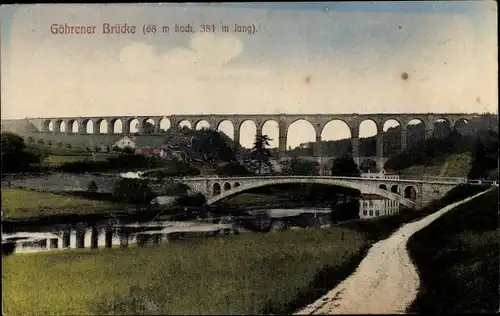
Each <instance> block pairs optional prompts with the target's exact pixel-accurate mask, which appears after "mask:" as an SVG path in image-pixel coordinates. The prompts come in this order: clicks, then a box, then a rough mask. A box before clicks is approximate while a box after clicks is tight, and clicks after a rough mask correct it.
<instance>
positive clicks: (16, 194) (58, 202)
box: [2, 188, 123, 220]
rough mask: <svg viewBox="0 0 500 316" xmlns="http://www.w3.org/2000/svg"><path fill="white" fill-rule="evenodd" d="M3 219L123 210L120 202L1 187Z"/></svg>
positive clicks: (24, 218)
mask: <svg viewBox="0 0 500 316" xmlns="http://www.w3.org/2000/svg"><path fill="white" fill-rule="evenodd" d="M2 210H3V219H4V220H26V219H33V218H39V217H45V216H52V215H64V214H67V215H75V214H78V215H87V214H100V213H105V212H113V211H123V210H122V209H121V208H120V204H118V203H116V204H114V203H111V202H104V201H94V200H87V199H83V198H78V197H74V196H69V195H68V196H64V195H56V194H52V193H46V192H36V191H30V190H22V189H15V188H2Z"/></svg>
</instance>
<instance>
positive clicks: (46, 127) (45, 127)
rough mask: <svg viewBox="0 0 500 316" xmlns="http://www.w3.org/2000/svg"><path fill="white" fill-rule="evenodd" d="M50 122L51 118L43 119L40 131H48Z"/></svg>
mask: <svg viewBox="0 0 500 316" xmlns="http://www.w3.org/2000/svg"><path fill="white" fill-rule="evenodd" d="M50 123H52V121H51V120H45V121H43V125H42V131H44V132H50Z"/></svg>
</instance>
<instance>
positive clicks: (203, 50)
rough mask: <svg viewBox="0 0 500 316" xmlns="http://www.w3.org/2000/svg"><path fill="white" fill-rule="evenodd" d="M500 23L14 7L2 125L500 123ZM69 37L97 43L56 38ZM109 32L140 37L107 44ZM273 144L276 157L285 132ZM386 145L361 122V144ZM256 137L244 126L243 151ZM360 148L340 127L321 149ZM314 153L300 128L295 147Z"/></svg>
mask: <svg viewBox="0 0 500 316" xmlns="http://www.w3.org/2000/svg"><path fill="white" fill-rule="evenodd" d="M496 10H497V7H496V2H495V1H479V0H477V1H453V2H445V1H440V2H437V1H428V2H427V1H422V2H410V1H399V2H360V3H356V2H350V3H339V2H335V3H327V2H322V3H294V4H286V3H268V4H249V3H238V4H227V3H226V4H137V5H134V4H108V5H101V4H85V5H83V4H72V5H53V4H50V5H49V4H46V5H10V6H2V7H1V8H0V21H1V22H0V23H1V24H0V26H1V40H0V45H1V56H2V58H1V79H2V81H1V115H2V119H8V118H24V117H58V116H100V115H102V116H108V115H137V116H139V115H140V116H143V115H162V116H163V115H171V114H238V113H241V114H272V113H289V114H301V113H314V114H316V113H325V114H328V113H383V112H400V113H404V112H417V113H418V112H421V113H424V112H480V113H483V112H494V113H497V112H498V110H497V109H498V107H497V104H498V90H497V86H498V82H497V81H498V73H497V71H498V66H497V34H496V30H497V13H496ZM65 23H67V24H68V25H72V26H95V34H86V35H82V34H68V35H61V34H53V32H52V31H51V25H53V24H59V25H64V24H65ZM103 23H109V24H110V25H115V24H125V23H127V24H128V25H129V26H136V33H135V34H102V32H103ZM176 24H177V25H182V26H187V25H188V24H190V25H191V26H192V27H193V32H184V33H182V32H175V25H176ZM203 24H206V25H215V28H216V29H215V32H201V25H203ZM235 24H237V25H240V26H249V25H253V26H254V27H255V29H256V30H257V32H255V33H253V34H248V33H245V32H236V31H235V30H234V25H235ZM222 25H226V26H228V28H229V31H228V32H223V30H222ZM145 26H149V27H148V28H147V29H148V30H151V29H152V27H151V26H155V27H156V32H155V33H152V32H150V33H146V34H144V33H143V30H144V27H145ZM165 26H168V28H169V31H168V32H166V28H165V32H164V28H163V27H165ZM240 30H241V29H240ZM403 73H406V74H407V75H408V76H407V77H406V79H403V75H402V74H403ZM163 122H166V121H162V123H161V124H162V127H168V123H165V125H164V126H163V124H164V123H163ZM394 125H396V124H395V122H387V123H386V126H385V129H387V128H388V127H390V126H394ZM101 128H105V127H102V126H101ZM220 129H221V130H222V131H224V132H225V133H226V134H228V135H229V136H230V137H232V136H233V129H232V126H231V125H230V124H226V123H224V124H223V125H221V126H220ZM263 133H264V134H268V135H269V136H270V138H272V139H273V141H272V142H271V145H274V146H275V145H276V144H277V138H278V132H277V124H276V123H274V122H269V123H266V125H265V126H264V130H263ZM374 134H376V129H375V126H374V123H372V122H370V121H365V122H363V123H362V125H361V127H360V136H361V137H368V136H372V135H374ZM254 136H255V128H254V126H253V125H252V124H250V123H248V124H247V123H245V125H244V126H243V127H242V131H241V142H242V144H243V145H244V146H249V145H250V144H251V143H252V141H253V138H254ZM349 136H350V132H349V129H348V128H347V126H345V125H343V123H341V122H332V123H330V124H329V125H328V126H327V127H326V128H325V130H324V132H323V135H322V137H323V139H324V140H335V139H342V138H345V137H349ZM314 140H315V134H314V130H313V128H312V126H311V125H309V124H308V123H306V122H297V123H295V124H294V125H292V126H291V127H290V130H289V132H288V144H287V146H292V147H295V146H297V145H298V144H300V143H304V142H307V141H314Z"/></svg>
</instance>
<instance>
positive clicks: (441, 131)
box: [432, 117, 453, 138]
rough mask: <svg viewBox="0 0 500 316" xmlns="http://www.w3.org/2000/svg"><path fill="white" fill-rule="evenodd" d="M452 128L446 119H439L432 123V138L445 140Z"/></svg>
mask: <svg viewBox="0 0 500 316" xmlns="http://www.w3.org/2000/svg"><path fill="white" fill-rule="evenodd" d="M452 128H453V126H452V123H451V122H450V120H449V119H448V118H446V117H439V118H436V119H435V120H434V122H432V129H433V131H434V132H433V136H434V137H436V138H446V137H448V136H449V135H450V133H451V130H452Z"/></svg>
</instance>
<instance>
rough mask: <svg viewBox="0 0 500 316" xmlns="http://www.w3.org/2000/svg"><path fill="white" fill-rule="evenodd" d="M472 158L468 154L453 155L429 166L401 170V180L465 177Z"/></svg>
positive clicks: (435, 161)
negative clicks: (429, 177)
mask: <svg viewBox="0 0 500 316" xmlns="http://www.w3.org/2000/svg"><path fill="white" fill-rule="evenodd" d="M471 159H472V156H471V154H470V153H463V154H454V155H450V156H447V157H446V159H445V160H444V161H443V159H442V158H436V159H434V160H433V161H432V162H431V163H430V164H429V165H425V166H423V165H419V166H412V167H409V168H406V169H403V170H401V172H400V175H401V177H402V178H405V176H416V175H418V176H421V175H428V176H440V177H467V174H468V173H469V170H470V162H471Z"/></svg>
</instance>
